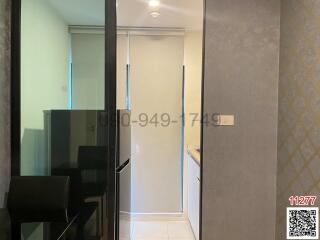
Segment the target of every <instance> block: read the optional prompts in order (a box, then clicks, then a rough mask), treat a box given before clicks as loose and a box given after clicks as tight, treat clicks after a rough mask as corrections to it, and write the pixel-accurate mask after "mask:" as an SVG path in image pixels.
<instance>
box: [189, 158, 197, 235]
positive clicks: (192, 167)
mask: <svg viewBox="0 0 320 240" xmlns="http://www.w3.org/2000/svg"><path fill="white" fill-rule="evenodd" d="M199 214H200V166H199V165H198V163H197V162H196V160H194V159H193V157H192V156H191V155H190V154H188V215H189V221H190V224H191V227H192V230H193V233H194V235H195V237H196V240H198V239H199V223H200V218H199Z"/></svg>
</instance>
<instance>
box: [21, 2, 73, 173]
mask: <svg viewBox="0 0 320 240" xmlns="http://www.w3.org/2000/svg"><path fill="white" fill-rule="evenodd" d="M21 23H22V24H21V138H22V139H21V174H23V175H34V174H40V175H42V174H46V171H47V169H44V168H45V165H43V164H44V161H43V154H44V152H43V151H44V148H43V147H44V139H43V137H44V133H43V128H44V117H43V111H44V110H51V109H67V108H68V87H69V86H68V84H69V53H70V38H69V33H68V26H67V24H66V23H65V22H64V21H63V19H62V18H61V17H60V16H59V15H58V14H57V12H56V11H55V10H54V9H53V8H52V7H51V6H50V5H49V4H48V3H46V2H45V1H42V0H23V1H22V2H21Z"/></svg>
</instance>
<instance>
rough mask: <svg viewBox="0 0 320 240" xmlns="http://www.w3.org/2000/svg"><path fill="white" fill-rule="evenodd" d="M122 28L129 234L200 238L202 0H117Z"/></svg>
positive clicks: (120, 103)
mask: <svg viewBox="0 0 320 240" xmlns="http://www.w3.org/2000/svg"><path fill="white" fill-rule="evenodd" d="M117 29H118V31H117V108H118V109H129V110H130V111H131V129H132V130H131V167H132V170H131V220H132V223H131V226H130V231H131V233H130V234H131V236H132V237H133V239H135V238H139V237H140V238H141V237H142V238H149V239H151V238H155V237H169V238H170V237H171V238H172V237H180V238H181V237H182V238H183V237H185V238H190V239H199V229H200V227H199V225H200V223H199V222H200V217H199V215H200V144H201V143H200V135H201V84H202V49H203V48H202V46H203V0H197V1H180V0H176V1H166V0H160V1H158V0H150V1H147V0H146V1H140V0H134V1H132V0H121V1H120V0H119V1H118V4H117ZM120 234H121V231H120ZM126 234H128V232H127V233H126ZM123 236H126V235H125V234H124V235H123Z"/></svg>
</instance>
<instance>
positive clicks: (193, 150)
mask: <svg viewBox="0 0 320 240" xmlns="http://www.w3.org/2000/svg"><path fill="white" fill-rule="evenodd" d="M188 154H189V155H190V156H191V157H192V159H193V160H194V161H195V162H196V163H197V164H198V165H199V166H200V161H201V155H200V148H198V147H188Z"/></svg>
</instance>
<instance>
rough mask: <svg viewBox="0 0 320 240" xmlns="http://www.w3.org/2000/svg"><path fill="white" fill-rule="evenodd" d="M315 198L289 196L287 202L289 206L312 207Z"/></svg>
mask: <svg viewBox="0 0 320 240" xmlns="http://www.w3.org/2000/svg"><path fill="white" fill-rule="evenodd" d="M316 200H317V196H291V197H289V202H290V205H291V206H309V205H310V206H314V204H315V202H316Z"/></svg>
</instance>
